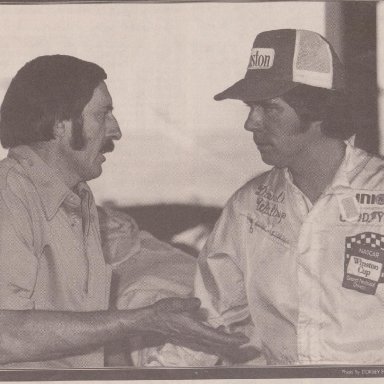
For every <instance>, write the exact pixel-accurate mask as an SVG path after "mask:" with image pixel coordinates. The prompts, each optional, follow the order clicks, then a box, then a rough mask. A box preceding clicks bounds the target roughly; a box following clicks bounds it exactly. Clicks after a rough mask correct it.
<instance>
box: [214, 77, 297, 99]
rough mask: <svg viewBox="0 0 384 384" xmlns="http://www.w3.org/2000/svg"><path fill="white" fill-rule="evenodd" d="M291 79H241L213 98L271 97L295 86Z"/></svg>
mask: <svg viewBox="0 0 384 384" xmlns="http://www.w3.org/2000/svg"><path fill="white" fill-rule="evenodd" d="M298 85H299V83H295V82H293V81H282V80H279V81H275V80H264V81H260V80H256V79H241V80H240V81H238V82H237V83H235V84H233V85H232V86H231V87H229V88H227V89H226V90H225V91H223V92H221V93H218V94H217V95H215V96H214V99H215V100H217V101H219V100H224V99H238V100H243V101H261V100H267V99H273V98H274V97H278V96H281V95H283V94H284V93H286V92H288V91H289V90H291V89H293V88H295V87H297V86H298Z"/></svg>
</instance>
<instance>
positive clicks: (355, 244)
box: [342, 232, 384, 295]
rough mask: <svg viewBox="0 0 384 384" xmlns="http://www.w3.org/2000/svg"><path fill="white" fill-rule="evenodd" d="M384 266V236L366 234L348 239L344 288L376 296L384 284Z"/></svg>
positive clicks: (346, 239) (346, 240)
mask: <svg viewBox="0 0 384 384" xmlns="http://www.w3.org/2000/svg"><path fill="white" fill-rule="evenodd" d="M383 264H384V235H381V234H379V233H373V232H364V233H359V234H357V235H355V236H348V237H346V238H345V259H344V279H343V284H342V286H343V287H344V288H347V289H353V290H355V291H358V292H361V293H365V294H368V295H374V294H375V293H376V289H377V286H378V284H379V283H383V282H384V274H383Z"/></svg>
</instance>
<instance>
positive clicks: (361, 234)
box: [195, 145, 384, 364]
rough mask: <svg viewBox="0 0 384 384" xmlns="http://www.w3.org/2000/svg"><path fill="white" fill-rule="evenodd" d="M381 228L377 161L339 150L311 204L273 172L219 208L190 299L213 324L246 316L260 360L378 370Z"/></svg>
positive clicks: (383, 255) (382, 315)
mask: <svg viewBox="0 0 384 384" xmlns="http://www.w3.org/2000/svg"><path fill="white" fill-rule="evenodd" d="M383 223H384V161H383V160H381V159H379V158H377V157H374V156H371V155H369V154H367V153H366V152H364V151H362V150H359V149H356V148H354V147H352V146H350V145H348V146H347V150H346V155H345V158H344V160H343V162H342V164H341V166H340V168H339V170H338V172H337V174H336V175H335V177H334V179H333V182H332V183H331V185H330V186H329V187H328V188H327V189H326V190H325V191H324V193H323V194H322V195H321V196H320V198H319V199H318V200H317V201H316V202H315V204H313V205H312V204H311V202H310V201H309V200H308V198H307V197H306V196H305V195H304V194H303V193H302V192H301V191H300V190H299V189H298V188H297V187H296V186H295V185H294V184H293V182H292V177H291V175H290V173H289V172H288V170H286V169H277V168H274V169H272V170H271V171H269V172H267V173H265V174H263V175H261V176H259V177H256V178H255V179H253V180H251V181H250V182H248V183H247V184H246V185H244V186H243V187H242V188H241V189H240V190H239V191H237V192H236V193H235V194H234V196H233V197H232V198H231V199H230V200H229V202H228V203H227V205H226V207H225V209H224V211H223V213H222V215H221V217H220V219H219V221H218V222H217V224H216V226H215V228H214V231H213V232H212V234H211V236H210V238H209V239H208V241H207V243H206V246H205V248H204V250H203V252H202V253H201V255H200V257H199V261H198V264H199V268H198V273H197V276H196V280H195V295H196V296H198V297H199V298H200V299H201V300H202V307H205V309H206V310H207V312H208V313H209V321H210V323H211V324H213V325H215V326H219V325H222V324H223V325H225V326H228V327H229V326H231V325H233V324H236V323H239V322H242V321H243V322H244V321H245V320H246V319H249V320H250V321H249V322H248V333H249V334H251V335H252V337H253V338H252V344H254V345H255V346H256V347H257V348H259V349H260V350H261V352H262V355H263V357H264V358H265V361H266V362H267V363H268V364H327V363H329V364H336V363H339V364H349V363H352V364H378V363H380V364H383V363H384V349H383V345H384V321H383V319H384V284H383V282H384V277H383V276H384V273H383V264H384V225H383Z"/></svg>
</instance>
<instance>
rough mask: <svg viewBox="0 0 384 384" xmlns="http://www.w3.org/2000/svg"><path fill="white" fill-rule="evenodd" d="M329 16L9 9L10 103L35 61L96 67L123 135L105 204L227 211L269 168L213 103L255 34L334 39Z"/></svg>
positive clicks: (99, 192) (4, 21) (3, 79)
mask: <svg viewBox="0 0 384 384" xmlns="http://www.w3.org/2000/svg"><path fill="white" fill-rule="evenodd" d="M324 10H325V6H324V3H321V2H305V3H303V2H285V3H192V4H191V3H189V4H186V3H179V4H92V5H90V4H82V5H79V4H77V5H70V4H62V5H52V4H47V5H19V6H16V5H0V31H1V36H2V39H1V40H0V51H1V52H2V55H1V56H0V63H1V64H0V65H1V68H2V71H1V75H0V99H1V100H2V98H3V96H4V93H5V90H6V88H7V86H8V84H9V82H10V80H11V78H12V77H13V76H14V75H15V73H16V71H17V70H18V69H19V68H20V67H21V66H22V65H24V63H25V62H27V61H29V60H31V59H32V58H34V57H36V56H39V55H45V54H56V53H60V54H69V55H74V56H77V57H79V58H82V59H84V60H89V61H93V62H96V63H97V64H99V65H101V66H102V67H103V68H104V69H105V70H106V72H107V74H108V79H107V85H108V87H109V90H110V92H111V94H112V97H113V101H114V107H115V116H116V118H117V119H118V121H119V123H120V127H121V130H122V132H123V138H122V139H121V140H120V142H118V143H117V144H116V149H115V151H114V152H113V153H111V154H108V155H107V162H106V163H104V166H103V174H102V176H101V177H100V178H99V179H97V180H94V181H92V182H91V183H90V184H91V187H92V189H93V191H94V194H95V197H96V200H97V202H98V203H103V202H105V201H109V200H114V201H116V202H118V204H119V205H136V204H151V203H159V202H182V203H200V204H205V205H208V204H215V205H223V204H224V203H225V201H226V200H227V199H228V198H229V197H230V195H231V194H232V193H233V192H234V191H235V190H236V189H237V188H239V187H240V186H241V185H242V184H243V183H244V182H245V181H247V180H248V179H250V178H251V177H252V176H254V175H256V174H258V173H260V172H262V171H263V170H265V169H267V167H266V166H265V165H264V164H263V163H262V162H261V160H260V157H259V155H258V153H257V150H256V148H255V147H254V144H253V142H252V138H251V135H250V134H249V133H248V132H246V131H245V130H244V129H243V124H244V121H245V119H246V116H247V110H248V108H247V107H246V106H245V105H243V104H242V103H241V102H238V101H222V102H215V101H214V100H213V96H214V95H215V94H216V93H218V92H220V91H222V90H223V89H225V88H227V87H228V86H229V85H232V83H234V82H235V81H237V80H239V79H240V78H242V77H243V76H244V74H245V71H246V65H247V62H248V57H249V53H250V49H251V46H252V43H253V40H254V38H255V36H256V34H257V33H259V32H261V31H263V30H266V29H275V28H303V29H311V30H314V31H317V32H319V33H322V34H324V31H325V27H324ZM383 15H384V13H383V12H381V16H380V17H382V18H383ZM5 155H6V152H5V151H3V150H0V157H4V156H5Z"/></svg>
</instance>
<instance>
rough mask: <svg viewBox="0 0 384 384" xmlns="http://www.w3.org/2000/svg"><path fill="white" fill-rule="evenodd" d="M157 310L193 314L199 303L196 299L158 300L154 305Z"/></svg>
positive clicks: (175, 298)
mask: <svg viewBox="0 0 384 384" xmlns="http://www.w3.org/2000/svg"><path fill="white" fill-rule="evenodd" d="M154 305H155V306H156V309H157V310H160V311H168V312H175V313H178V312H194V311H196V310H198V309H199V308H200V305H201V302H200V300H199V299H198V298H197V297H188V298H185V299H184V298H181V297H170V298H167V299H162V300H159V301H158V302H156V303H155V304H154Z"/></svg>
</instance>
